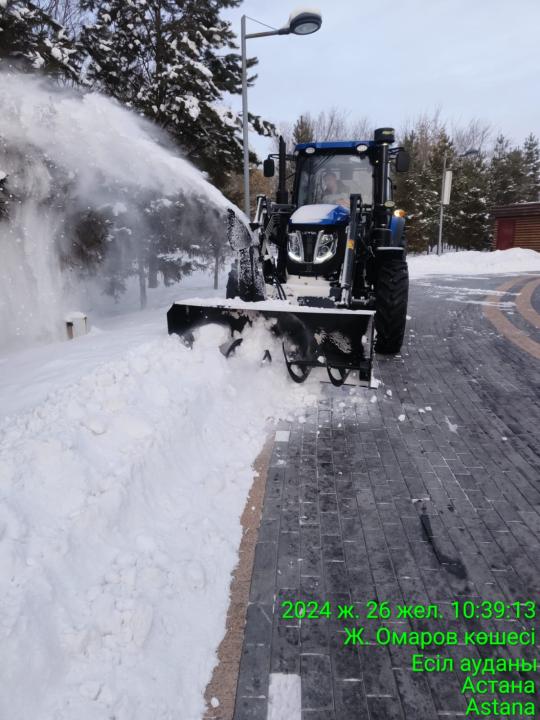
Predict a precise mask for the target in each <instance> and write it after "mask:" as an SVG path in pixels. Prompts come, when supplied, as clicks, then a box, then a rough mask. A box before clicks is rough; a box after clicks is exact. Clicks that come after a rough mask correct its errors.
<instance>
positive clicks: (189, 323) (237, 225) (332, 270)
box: [167, 128, 409, 385]
mask: <svg viewBox="0 0 540 720" xmlns="http://www.w3.org/2000/svg"><path fill="white" fill-rule="evenodd" d="M393 143H394V131H393V130H392V129H391V128H380V129H379V130H376V131H375V134H374V139H373V140H369V141H359V140H356V141H344V142H322V143H318V142H309V143H301V144H299V145H297V146H296V148H295V151H294V155H287V152H286V148H285V143H284V141H283V138H280V145H279V154H278V155H269V156H268V158H267V159H266V160H265V162H264V175H265V177H273V176H274V174H275V162H274V158H278V160H279V182H278V191H277V196H276V202H272V201H270V200H269V199H268V198H267V197H265V196H263V195H260V196H258V197H257V211H256V215H255V219H254V222H252V223H251V224H250V228H249V229H248V228H247V227H246V226H245V225H244V224H243V222H242V221H240V220H239V219H238V217H237V216H236V215H235V213H234V212H233V211H229V219H228V238H229V242H230V244H231V247H232V249H233V250H234V251H235V253H236V260H235V262H234V264H233V266H232V269H231V272H230V274H229V279H228V283H227V293H226V295H227V299H225V300H223V301H217V302H216V301H206V300H186V301H182V302H177V303H175V304H174V305H173V306H172V307H171V309H170V310H169V312H168V314H167V321H168V328H169V332H170V333H178V334H180V335H182V336H183V337H184V338H186V339H187V341H188V342H191V341H192V339H193V331H194V329H195V328H197V327H198V326H200V325H204V324H208V323H218V324H221V325H225V326H228V328H229V329H230V333H231V341H230V343H228V344H227V347H226V348H224V349H223V351H224V352H225V354H230V353H231V352H233V351H234V349H235V348H236V347H237V346H238V344H239V343H240V342H241V341H242V338H241V333H242V331H243V330H244V328H245V327H246V325H247V324H253V323H254V322H255V321H257V320H258V319H259V318H264V320H265V321H267V324H268V326H269V328H270V329H271V331H272V332H273V333H274V334H275V335H277V336H278V337H280V338H281V339H282V346H283V353H284V356H285V362H286V366H287V370H288V371H289V374H290V376H291V378H292V379H293V380H294V381H295V382H303V381H304V380H306V378H307V377H308V375H309V373H310V372H311V370H312V369H313V368H314V367H326V369H327V371H328V376H329V379H330V381H331V382H332V383H333V384H334V385H342V384H343V383H344V382H345V381H346V379H347V377H348V376H349V374H350V373H351V372H353V371H354V372H358V377H359V380H360V382H361V383H362V384H369V382H370V380H371V368H372V362H373V350H374V349H375V351H376V352H379V353H384V354H395V353H398V352H399V351H400V349H401V345H402V343H403V336H404V333H405V322H406V317H407V296H408V287H409V277H408V270H407V262H406V259H405V219H404V217H403V215H404V213H403V212H402V211H399V210H395V203H394V201H393V199H392V193H393V184H392V181H391V178H390V168H391V165H393V166H394V169H395V171H396V172H406V171H407V170H408V167H409V156H408V154H407V153H406V152H405V151H404V150H403V149H402V148H399V147H391V146H392V144H393ZM287 163H294V164H295V168H296V170H295V174H294V185H293V190H292V198H291V199H292V202H289V192H288V190H287V187H286V182H287V178H286V172H287ZM374 331H375V332H376V341H375V344H374V342H373V339H374Z"/></svg>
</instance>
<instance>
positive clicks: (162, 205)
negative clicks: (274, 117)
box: [0, 73, 232, 347]
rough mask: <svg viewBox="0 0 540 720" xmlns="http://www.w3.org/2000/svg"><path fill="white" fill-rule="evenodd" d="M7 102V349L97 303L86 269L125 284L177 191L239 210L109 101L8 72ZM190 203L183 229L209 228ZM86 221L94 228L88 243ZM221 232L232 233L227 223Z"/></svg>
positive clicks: (2, 117)
mask: <svg viewBox="0 0 540 720" xmlns="http://www.w3.org/2000/svg"><path fill="white" fill-rule="evenodd" d="M0 106H1V107H2V112H1V113H0V183H1V184H0V215H1V214H2V211H3V209H4V213H5V214H6V217H3V218H1V220H0V347H1V346H2V345H3V344H6V345H7V344H8V343H13V342H14V341H15V340H18V339H19V338H30V339H32V340H36V339H38V340H42V339H47V340H48V339H51V338H59V337H60V336H61V333H63V332H64V327H63V322H62V321H63V317H64V315H65V313H66V311H68V310H70V309H72V308H73V307H75V308H83V309H85V310H86V309H87V303H85V301H86V289H85V287H84V286H83V285H82V284H81V281H80V273H81V272H82V273H83V274H84V273H87V272H90V273H91V272H92V271H93V272H94V274H97V277H98V278H101V279H102V280H103V282H105V281H107V282H108V283H109V284H111V283H112V282H113V281H114V282H115V283H116V285H115V287H120V288H121V286H122V283H123V282H124V279H125V277H126V276H128V275H130V274H133V272H134V264H135V263H138V262H143V261H140V258H141V257H142V258H143V259H144V258H145V257H146V253H147V252H148V248H147V247H146V246H147V244H148V243H149V242H150V241H149V238H152V237H153V235H152V231H153V232H154V234H155V228H154V226H153V225H152V223H154V224H155V223H156V222H157V221H158V220H159V217H160V216H159V215H157V216H156V213H158V212H159V211H160V209H161V211H163V212H164V213H165V212H166V209H167V207H170V206H171V204H172V202H171V200H177V199H178V198H179V197H181V198H182V201H181V202H182V203H184V202H185V198H186V197H187V198H190V199H191V200H190V202H191V201H192V202H193V206H195V204H197V207H199V208H200V205H201V202H202V201H201V199H200V198H204V209H205V217H208V216H210V215H211V214H212V212H215V213H216V217H217V216H218V215H219V214H220V213H223V212H224V210H225V209H226V208H228V207H232V206H231V205H230V203H229V202H228V201H227V200H226V199H225V198H224V197H223V195H222V194H221V193H220V192H219V191H218V190H217V189H216V188H215V187H213V186H212V185H211V184H210V183H208V182H206V180H205V179H204V177H203V175H202V174H201V173H200V172H199V171H198V170H196V169H195V168H194V167H193V166H191V165H190V164H189V163H188V162H186V161H185V160H183V159H182V158H180V157H178V156H177V154H175V152H171V151H170V150H169V149H168V148H167V147H166V139H165V138H164V136H163V135H162V134H161V132H160V131H159V130H158V129H157V128H156V127H155V126H153V125H151V124H150V123H147V122H145V121H143V120H142V119H141V118H140V117H139V116H138V115H136V114H135V113H133V112H129V111H128V110H126V109H125V108H122V107H121V106H120V105H119V104H118V103H116V102H115V101H113V100H111V99H109V98H106V97H104V96H101V95H99V94H96V93H88V94H86V95H80V94H78V93H75V92H73V91H69V90H66V89H64V90H61V89H59V88H58V87H57V86H55V85H53V84H51V83H47V82H46V81H45V80H43V79H37V78H35V77H30V76H28V75H21V74H9V73H0ZM6 201H7V203H6ZM179 202H180V201H179ZM182 207H184V205H182ZM191 209H192V208H191V206H190V205H187V204H186V207H185V212H184V213H183V218H184V219H185V222H186V226H187V227H184V228H183V230H184V233H185V235H187V236H189V235H192V236H193V237H198V236H200V234H201V233H200V232H197V230H200V228H197V227H196V226H195V223H194V222H193V223H192V224H191V225H190V217H191V215H192V213H191ZM150 211H152V212H150ZM152 213H153V214H152ZM199 214H200V209H199ZM84 222H87V223H88V222H92V223H93V226H92V227H94V229H95V232H94V234H93V235H92V234H91V233H89V231H87V235H89V237H90V239H86V241H85V242H84V243H83V242H81V239H80V237H79V235H78V232H79V230H80V228H81V227H84ZM100 222H101V224H100ZM208 222H211V220H209V221H208ZM216 222H217V221H216ZM164 224H165V223H164ZM105 228H106V229H105ZM162 234H163V233H161V235H162ZM173 234H174V233H173ZM216 237H217V238H218V239H219V240H223V241H225V235H224V233H223V228H222V227H221V226H220V232H219V234H218V233H216ZM98 240H99V242H101V243H102V245H98V244H97V243H98ZM113 240H114V242H113ZM92 242H94V243H95V244H96V246H92V244H91V243H92ZM92 253H93V254H92ZM98 258H99V265H98V268H97V270H96V268H95V267H93V270H92V266H91V265H90V270H88V267H89V263H91V261H94V262H97V259H98ZM73 268H76V269H77V272H78V273H79V275H78V276H77V277H73V276H72V275H73V273H74V270H73ZM68 271H71V274H70V272H68ZM100 289H101V290H103V287H101V288H100Z"/></svg>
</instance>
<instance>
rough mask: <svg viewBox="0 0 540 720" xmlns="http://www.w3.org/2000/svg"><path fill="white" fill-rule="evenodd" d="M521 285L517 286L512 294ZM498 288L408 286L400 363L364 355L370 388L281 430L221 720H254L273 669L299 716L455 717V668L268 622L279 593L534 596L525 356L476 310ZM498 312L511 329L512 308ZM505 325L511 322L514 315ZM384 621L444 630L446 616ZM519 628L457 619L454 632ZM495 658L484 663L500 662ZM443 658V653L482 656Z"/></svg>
mask: <svg viewBox="0 0 540 720" xmlns="http://www.w3.org/2000/svg"><path fill="white" fill-rule="evenodd" d="M526 279H528V280H530V279H531V278H530V277H529V278H526ZM526 279H520V278H516V285H515V287H514V288H512V291H513V292H517V291H519V288H520V287H521V286H522V285H523V284H524V282H525V280H526ZM502 281H503V279H501V278H498V279H495V280H493V279H490V280H486V279H478V278H470V279H466V280H465V279H455V278H454V279H450V278H445V279H440V278H437V279H434V280H429V281H428V282H429V283H430V284H427V283H426V282H423V283H422V284H417V285H414V284H413V286H412V288H411V303H410V309H409V312H410V315H411V316H412V319H411V321H410V322H409V324H408V332H407V343H406V346H405V347H404V349H403V355H402V357H396V358H388V359H384V358H383V359H381V358H380V359H379V361H378V367H377V369H376V376H377V377H379V378H380V379H381V380H382V382H383V384H382V385H381V387H380V388H379V389H378V390H377V391H371V390H365V389H361V388H351V387H343V388H340V389H336V388H333V387H332V386H329V385H327V386H325V388H324V391H323V396H322V399H321V400H320V402H319V404H318V407H316V408H315V409H306V412H305V422H295V423H290V424H284V425H283V426H282V427H281V430H282V431H285V432H280V433H279V435H278V436H277V440H278V441H276V442H275V445H274V449H273V455H272V459H271V463H270V470H269V475H268V480H267V487H266V497H265V502H264V509H263V519H262V524H261V528H260V531H259V537H258V543H257V545H256V550H255V562H254V572H253V577H252V583H251V591H250V604H249V607H248V613H247V624H246V631H245V639H244V646H243V654H242V660H241V666H240V675H239V680H238V688H237V697H236V710H235V720H259V719H260V720H267V712H268V709H267V706H268V700H267V698H268V686H269V677H270V674H271V673H286V674H293V675H299V676H300V678H301V706H302V720H323V719H324V720H349V719H351V720H352V718H355V719H357V718H358V719H363V718H366V719H369V720H394V719H396V720H397V719H401V720H433V718H453V717H459V716H463V715H464V712H465V707H466V702H465V700H464V696H463V695H462V694H461V693H460V687H461V684H462V682H463V678H464V675H463V674H462V673H461V672H460V671H456V672H455V673H452V674H449V673H444V674H441V673H429V674H426V673H413V672H412V671H411V669H410V665H411V656H412V654H413V653H416V652H421V651H420V650H418V649H417V648H411V647H391V648H388V647H383V646H378V645H369V646H365V647H359V648H357V649H356V648H353V647H350V646H349V647H343V640H344V637H345V635H344V624H345V623H344V621H341V620H340V621H337V620H333V619H331V620H327V619H320V620H283V619H282V617H281V615H282V611H281V603H282V602H283V601H285V600H291V601H296V600H302V601H304V602H307V601H309V600H318V601H323V600H329V601H330V602H331V603H333V604H337V603H339V604H347V605H348V604H351V603H355V604H358V605H360V606H364V605H365V603H366V602H367V601H368V600H372V599H378V600H379V601H383V600H386V601H389V602H391V603H392V604H396V603H399V604H403V603H422V604H428V603H437V604H439V605H440V606H441V607H442V608H449V607H450V606H449V603H450V602H451V601H453V600H455V599H461V600H464V599H473V600H478V599H487V600H500V599H503V600H505V601H506V602H509V603H511V602H514V601H516V600H526V599H530V598H536V599H538V595H539V589H540V579H539V578H540V573H539V570H540V542H539V537H540V515H539V510H540V487H539V482H538V480H539V477H540V457H539V453H540V430H539V428H540V403H539V402H538V400H539V393H538V389H539V387H540V363H539V362H538V361H537V360H535V359H534V358H532V357H531V356H528V355H526V353H524V352H523V351H522V350H520V349H519V348H517V347H515V346H513V345H512V344H511V343H510V342H509V341H508V340H506V339H505V338H503V337H500V336H498V335H497V332H496V330H495V328H494V327H493V326H492V325H491V324H490V323H489V322H488V320H487V319H486V318H485V317H484V315H483V307H484V306H483V305H481V304H476V303H477V302H479V301H482V300H483V299H485V295H486V294H487V293H489V290H493V289H495V288H496V287H497V286H498V285H500V284H501V283H502ZM436 286H439V287H436ZM443 286H444V287H445V288H446V289H441V288H442V287H443ZM453 286H455V287H461V288H464V287H468V288H484V290H482V291H480V292H479V293H478V294H475V293H474V292H472V293H471V292H456V291H454V290H452V289H451V288H452V287H453ZM503 299H504V300H508V301H512V299H515V296H514V297H512V296H511V295H508V296H506V297H504V298H503ZM533 303H534V304H535V305H537V304H538V294H537V293H536V292H535V294H534V297H533ZM505 312H507V313H508V314H507V317H508V319H510V320H512V314H511V313H512V312H513V310H512V307H509V308H508V309H507V311H505ZM516 324H517V322H516ZM519 327H521V328H522V329H523V328H524V327H526V323H525V322H524V321H523V320H521V319H519ZM287 431H288V432H287ZM445 616H446V617H447V616H448V614H447V613H445ZM389 625H390V626H392V627H395V628H397V629H400V630H411V629H417V630H418V629H431V630H436V629H437V630H441V629H450V628H452V627H455V628H456V629H459V628H458V627H457V626H458V625H459V623H458V622H457V621H452V620H449V619H448V620H447V619H444V620H436V621H435V620H411V619H405V620H398V621H395V619H393V620H392V622H390V623H389ZM517 625H519V623H518V624H516V623H515V622H514V623H511V622H508V621H505V620H500V621H482V622H480V621H472V622H470V623H468V624H467V629H469V630H470V629H473V630H478V629H479V628H482V629H493V628H496V629H508V628H511V629H515V628H516V627H517ZM510 650H511V651H512V652H513V654H514V656H515V657H519V653H521V655H523V652H522V651H521V649H519V652H518V650H517V649H516V648H510ZM529 650H530V649H529V648H526V649H525V651H524V652H525V655H526V656H531V654H530V652H529ZM495 651H496V652H495V653H494V649H493V648H491V649H489V648H488V649H487V654H488V655H489V654H491V655H493V654H497V655H500V656H502V655H503V653H502V650H501V649H500V648H499V649H495ZM425 652H426V654H428V653H429V652H431V654H434V651H433V649H431V650H430V651H429V650H427V651H425ZM441 652H443V654H445V655H448V656H450V657H453V658H454V659H456V660H459V658H460V657H463V656H464V655H465V654H466V655H467V656H469V657H476V658H478V657H481V656H482V655H483V654H485V652H486V648H482V647H476V648H475V647H468V648H464V647H463V646H462V645H458V646H454V647H452V648H450V649H443V650H442V651H441ZM482 699H486V698H482ZM488 699H489V698H488ZM506 699H508V698H506ZM527 699H530V698H527Z"/></svg>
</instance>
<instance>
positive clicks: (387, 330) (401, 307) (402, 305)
mask: <svg viewBox="0 0 540 720" xmlns="http://www.w3.org/2000/svg"><path fill="white" fill-rule="evenodd" d="M408 298H409V271H408V268H407V262H406V260H405V259H403V258H400V259H399V260H392V261H391V262H385V263H381V264H380V266H379V267H378V271H377V288H376V303H375V309H376V313H375V329H376V331H377V339H376V341H375V352H378V353H381V354H382V355H395V354H396V353H399V351H400V350H401V346H402V345H403V338H404V336H405V324H406V322H407V303H408Z"/></svg>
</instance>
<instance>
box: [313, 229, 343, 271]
mask: <svg viewBox="0 0 540 720" xmlns="http://www.w3.org/2000/svg"><path fill="white" fill-rule="evenodd" d="M337 243H338V239H337V234H336V233H325V232H323V231H321V232H320V233H319V235H318V237H317V242H316V244H315V252H314V253H313V262H314V263H315V264H321V263H324V262H326V261H327V260H330V259H331V258H333V257H334V255H335V254H336V249H337Z"/></svg>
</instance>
